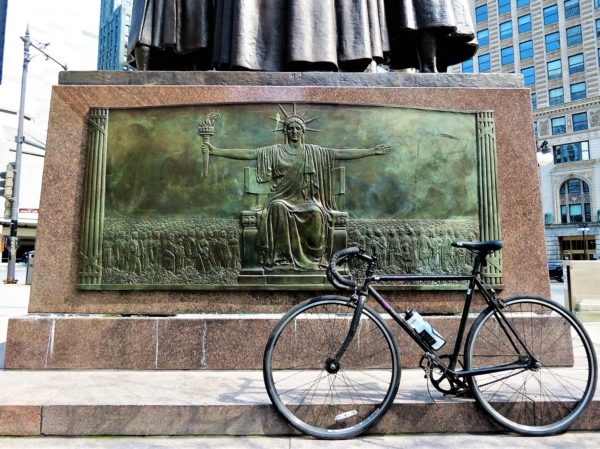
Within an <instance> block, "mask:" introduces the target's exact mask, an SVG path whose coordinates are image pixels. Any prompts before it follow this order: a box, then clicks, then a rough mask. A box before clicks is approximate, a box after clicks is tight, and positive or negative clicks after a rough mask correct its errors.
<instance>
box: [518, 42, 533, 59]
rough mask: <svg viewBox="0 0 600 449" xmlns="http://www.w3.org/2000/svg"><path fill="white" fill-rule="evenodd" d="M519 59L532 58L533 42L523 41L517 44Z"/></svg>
mask: <svg viewBox="0 0 600 449" xmlns="http://www.w3.org/2000/svg"><path fill="white" fill-rule="evenodd" d="M519 57H520V58H521V60H523V59H529V58H533V41H524V42H521V43H520V44H519Z"/></svg>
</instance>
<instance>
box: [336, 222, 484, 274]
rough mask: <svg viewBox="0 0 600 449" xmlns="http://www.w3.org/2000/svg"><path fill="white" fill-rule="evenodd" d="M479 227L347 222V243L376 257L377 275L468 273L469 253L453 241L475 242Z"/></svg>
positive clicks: (417, 223)
mask: <svg viewBox="0 0 600 449" xmlns="http://www.w3.org/2000/svg"><path fill="white" fill-rule="evenodd" d="M478 226H479V225H478V224H477V223H476V222H474V221H473V222H471V221H463V220H430V221H421V220H350V223H349V232H348V234H349V235H348V241H349V242H351V243H352V244H357V245H358V246H360V247H361V248H364V249H365V250H366V251H367V252H368V253H370V254H372V255H373V256H375V257H377V260H378V267H379V271H380V272H386V273H422V274H426V273H459V272H468V271H469V270H470V269H471V266H472V260H471V256H470V253H469V252H468V251H461V250H457V249H456V248H453V247H452V246H451V243H452V242H453V241H455V240H466V241H475V240H478V238H479V237H478V236H479V231H478Z"/></svg>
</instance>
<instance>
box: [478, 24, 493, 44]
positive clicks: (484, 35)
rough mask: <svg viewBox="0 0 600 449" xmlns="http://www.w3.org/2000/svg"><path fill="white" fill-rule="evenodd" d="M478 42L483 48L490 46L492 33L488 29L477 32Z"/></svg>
mask: <svg viewBox="0 0 600 449" xmlns="http://www.w3.org/2000/svg"><path fill="white" fill-rule="evenodd" d="M477 41H478V42H479V45H481V46H484V45H488V44H489V43H490V32H489V30H488V29H487V28H484V29H483V30H480V31H478V32H477Z"/></svg>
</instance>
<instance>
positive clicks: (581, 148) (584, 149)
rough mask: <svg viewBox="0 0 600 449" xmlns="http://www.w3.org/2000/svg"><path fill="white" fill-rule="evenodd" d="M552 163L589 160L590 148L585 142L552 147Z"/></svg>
mask: <svg viewBox="0 0 600 449" xmlns="http://www.w3.org/2000/svg"><path fill="white" fill-rule="evenodd" d="M553 152H554V163H555V164H562V163H564V162H576V161H587V160H589V158H590V146H589V143H588V142H587V141H586V142H573V143H566V144H564V145H555V146H554V147H553Z"/></svg>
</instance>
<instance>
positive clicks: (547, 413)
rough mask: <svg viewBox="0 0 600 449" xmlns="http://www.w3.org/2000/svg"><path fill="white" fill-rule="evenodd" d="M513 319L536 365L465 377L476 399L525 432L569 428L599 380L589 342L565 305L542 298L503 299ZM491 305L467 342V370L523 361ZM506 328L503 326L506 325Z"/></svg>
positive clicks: (493, 414) (550, 432)
mask: <svg viewBox="0 0 600 449" xmlns="http://www.w3.org/2000/svg"><path fill="white" fill-rule="evenodd" d="M503 302H504V307H503V308H502V313H503V314H504V315H505V316H506V318H507V319H508V320H509V321H510V323H512V325H513V326H514V328H515V329H516V331H517V332H518V333H519V335H520V336H521V338H522V339H523V340H524V341H525V344H526V345H527V346H528V347H529V348H530V350H531V352H532V353H533V355H534V357H535V358H536V359H537V360H538V361H539V364H538V365H537V366H536V367H533V368H531V369H530V368H527V369H515V370H513V371H503V372H497V373H493V374H486V375H478V376H473V377H470V378H469V384H470V386H471V390H472V392H473V395H474V396H475V399H476V400H477V402H478V403H479V404H480V405H481V406H482V407H483V409H484V410H485V411H486V412H487V413H488V414H489V416H491V417H492V418H493V419H494V420H495V421H496V422H498V423H499V424H501V425H503V426H504V427H506V428H508V429H510V430H512V431H515V432H517V433H520V434H524V435H539V436H544V435H554V434H557V433H560V432H563V431H565V430H567V429H568V428H569V427H570V426H571V425H572V424H573V423H574V422H575V420H577V418H578V417H579V416H581V414H582V413H583V412H584V411H585V409H586V408H587V407H588V405H589V403H590V401H591V400H592V398H593V396H594V392H595V389H596V381H597V379H596V378H597V361H596V354H595V351H594V347H593V344H592V342H591V340H590V338H589V336H588V334H587V333H586V331H585V329H584V328H583V326H582V325H581V323H580V322H579V321H578V320H577V319H576V318H575V317H574V316H573V315H572V314H571V313H570V312H569V311H568V310H566V309H565V308H564V307H562V306H560V305H558V304H556V303H554V302H552V301H549V300H547V299H544V298H539V297H535V296H517V297H511V298H508V299H506V300H504V301H503ZM500 321H501V320H500V319H499V318H498V316H497V312H496V309H495V308H494V307H488V308H487V309H486V310H484V311H483V312H482V313H481V314H480V315H479V317H478V318H477V319H476V320H475V322H474V323H473V326H472V327H471V330H470V332H469V335H468V337H467V341H466V343H465V369H466V370H470V369H477V368H484V367H489V366H494V365H496V366H497V365H501V364H504V363H515V362H517V361H519V360H527V359H528V358H527V356H526V354H525V351H524V350H523V349H522V345H520V344H517V345H516V348H518V350H517V349H516V348H515V347H513V346H511V344H510V342H509V340H508V338H507V333H506V332H505V331H504V330H503V329H502V326H501V325H500ZM504 327H506V325H505V326H504Z"/></svg>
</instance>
